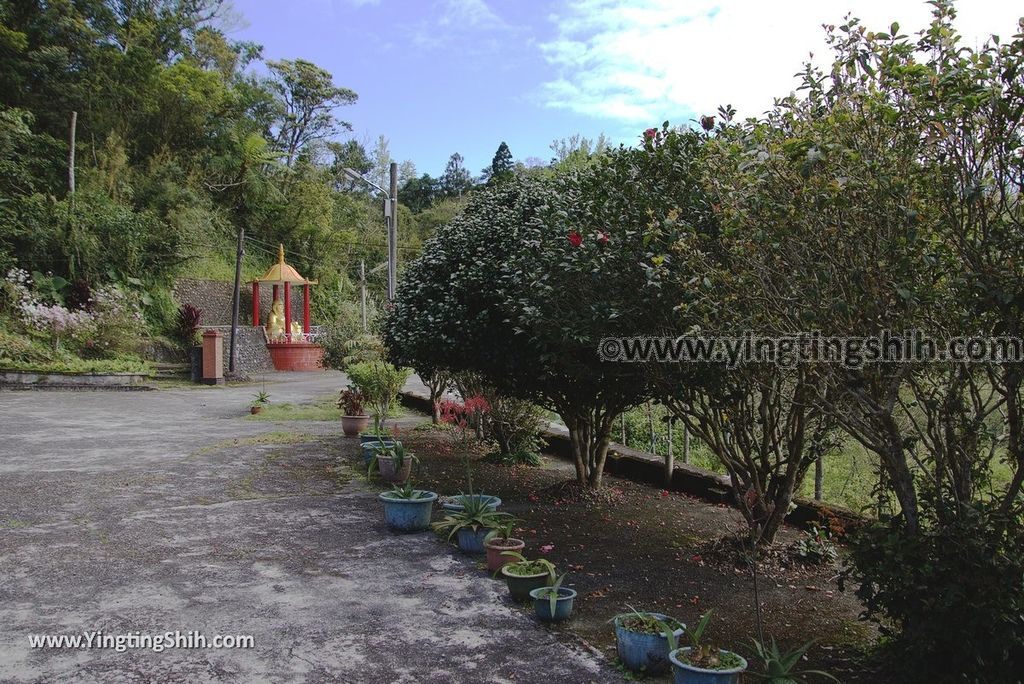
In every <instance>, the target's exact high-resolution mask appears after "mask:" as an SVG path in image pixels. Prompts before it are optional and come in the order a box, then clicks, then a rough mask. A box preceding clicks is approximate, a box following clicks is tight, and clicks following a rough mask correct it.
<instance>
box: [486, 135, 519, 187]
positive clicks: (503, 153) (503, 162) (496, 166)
mask: <svg viewBox="0 0 1024 684" xmlns="http://www.w3.org/2000/svg"><path fill="white" fill-rule="evenodd" d="M513 168H515V162H514V161H513V160H512V151H511V150H509V149H508V143H506V142H505V141H504V140H502V141H501V144H500V145H498V150H497V151H496V152H495V153H494V158H493V159H491V169H490V179H489V180H500V179H502V178H506V177H508V175H509V174H510V173H512V169H513Z"/></svg>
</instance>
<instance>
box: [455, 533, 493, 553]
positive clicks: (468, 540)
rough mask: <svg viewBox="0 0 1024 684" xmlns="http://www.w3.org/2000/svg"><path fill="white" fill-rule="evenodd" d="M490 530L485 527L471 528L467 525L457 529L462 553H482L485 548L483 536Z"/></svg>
mask: <svg viewBox="0 0 1024 684" xmlns="http://www.w3.org/2000/svg"><path fill="white" fill-rule="evenodd" d="M490 531H491V530H490V529H489V528H486V527H481V528H480V529H478V530H472V529H469V528H467V527H464V528H462V529H461V530H459V531H458V540H459V550H460V551H462V552H463V553H484V552H486V551H487V549H485V548H484V537H486V536H487V533H488V532H490Z"/></svg>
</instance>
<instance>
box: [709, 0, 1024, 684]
mask: <svg viewBox="0 0 1024 684" xmlns="http://www.w3.org/2000/svg"><path fill="white" fill-rule="evenodd" d="M932 4H933V5H934V21H933V22H932V24H931V25H930V26H929V28H928V29H927V30H925V31H923V32H922V33H921V34H920V35H919V37H918V38H917V39H916V40H912V39H909V38H908V37H907V36H905V35H901V34H900V32H899V27H898V26H897V25H893V26H891V27H888V30H887V31H881V32H870V31H868V30H867V29H865V28H864V27H863V26H861V25H860V24H859V22H857V21H856V20H849V21H847V22H846V23H844V24H843V25H841V26H838V27H832V29H831V30H830V34H829V35H830V40H831V43H832V45H833V48H834V50H835V62H834V64H833V67H832V69H831V70H830V71H828V72H824V73H820V72H817V71H815V70H813V69H810V68H809V69H808V70H807V72H806V74H805V77H804V80H805V83H804V86H805V87H804V89H803V93H804V94H803V95H802V96H801V97H800V98H796V97H790V98H787V99H784V100H782V101H781V102H780V104H779V106H778V107H777V108H776V109H775V110H774V111H773V112H772V113H771V114H770V115H769V117H768V118H767V120H766V121H763V122H759V123H758V122H755V123H752V124H748V125H745V126H744V127H742V130H740V131H736V132H735V133H734V136H733V138H732V140H733V141H734V142H735V148H734V149H732V150H726V151H724V152H725V153H724V154H723V155H722V157H721V158H722V159H726V160H727V161H726V162H723V164H722V165H721V166H719V167H718V168H717V169H709V174H708V177H709V179H710V180H709V183H711V184H712V186H713V188H712V191H713V192H714V194H715V196H716V198H717V200H718V201H720V202H721V206H722V210H723V215H724V217H723V224H724V225H725V226H726V230H729V231H744V232H746V233H748V234H750V235H751V236H752V237H753V238H755V240H754V243H755V244H756V247H757V248H756V249H753V250H738V251H736V252H735V253H734V254H733V258H734V259H736V260H737V261H738V270H739V271H740V272H746V273H751V274H752V275H753V276H754V277H753V278H751V279H750V280H749V283H750V284H751V285H752V287H750V288H749V289H747V290H746V292H747V294H746V295H744V296H745V297H747V298H749V299H750V301H751V302H756V303H757V305H758V306H759V308H760V321H761V322H760V324H759V328H760V330H761V332H762V333H764V334H793V333H797V332H809V331H819V332H820V333H821V334H822V335H825V336H837V337H845V338H866V337H871V336H881V335H883V334H884V333H886V332H888V333H892V334H897V335H904V334H907V333H910V332H912V331H920V333H921V335H922V336H924V337H929V338H931V339H932V340H934V341H935V342H936V343H938V344H939V345H942V344H945V343H946V342H947V341H949V340H950V339H952V338H956V337H961V336H968V335H971V336H975V335H984V336H992V335H1006V334H1010V335H1019V331H1020V318H1021V312H1020V309H1019V306H1020V302H1021V301H1022V299H1021V292H1024V288H1022V287H1021V282H1022V280H1021V275H1020V260H1019V257H1020V251H1019V250H1020V245H1021V237H1022V236H1021V232H1020V226H1021V225H1022V224H1021V220H1020V218H1021V204H1020V197H1021V178H1022V175H1021V169H1022V165H1021V155H1020V150H1021V146H1022V142H1021V135H1020V113H1021V112H1022V111H1024V88H1022V73H1024V69H1022V66H1024V65H1022V64H1021V54H1022V51H1021V39H1020V37H1019V36H1018V37H1015V39H1014V40H1013V41H1012V42H1010V43H1008V44H1006V45H1000V44H998V41H993V42H991V43H990V44H989V45H987V46H985V47H983V48H981V49H979V50H970V49H967V48H964V47H963V46H962V45H961V44H960V43H959V42H958V37H957V35H956V32H955V30H954V28H953V17H954V13H953V10H952V6H951V4H950V3H947V2H942V1H939V2H935V3H932ZM725 142H726V141H725V140H723V144H724V143H725ZM730 157H731V158H732V161H728V159H729V158H730ZM708 158H709V159H719V157H717V156H715V155H709V157H708ZM780 273H781V274H783V275H782V276H781V277H780ZM813 368H814V370H815V372H816V373H818V374H820V377H821V380H822V382H821V384H820V385H818V387H819V388H820V389H819V391H818V392H817V394H818V396H817V401H818V403H819V406H820V407H821V408H822V410H823V411H824V412H825V413H827V414H828V415H829V416H830V417H831V418H832V419H834V420H835V421H836V423H837V424H838V425H839V426H840V427H841V428H842V429H843V430H844V431H845V432H846V433H847V434H849V435H850V436H851V437H852V438H854V439H855V440H857V441H858V442H860V443H861V444H862V445H863V446H864V447H865V448H867V449H869V450H871V451H873V452H874V453H875V454H877V455H878V458H879V464H880V475H881V477H880V487H879V492H880V495H887V494H891V495H892V496H893V498H894V501H893V503H892V505H891V506H886V507H880V509H881V513H882V515H880V519H879V520H878V521H877V522H875V523H872V524H869V525H866V526H865V528H864V529H863V530H862V531H861V532H860V533H859V534H858V535H856V536H855V538H854V540H853V545H852V548H853V554H852V565H851V567H850V568H849V574H850V576H851V577H852V578H853V580H854V582H855V584H856V586H857V587H858V588H857V593H858V595H859V597H860V598H861V600H862V601H863V602H864V605H865V606H866V614H867V615H868V616H869V617H871V618H873V619H875V620H877V621H878V622H879V624H880V625H881V628H882V629H883V631H885V632H886V633H887V634H888V635H889V636H890V637H891V639H890V641H889V645H890V646H893V647H896V648H899V649H900V657H899V658H898V662H900V663H901V664H902V666H903V667H904V668H905V671H904V672H903V673H902V674H903V677H902V678H903V679H905V680H906V681H953V680H954V679H955V680H958V681H962V680H964V679H966V680H972V679H980V680H984V681H1003V680H1007V681H1012V680H1013V679H1016V678H1017V677H1019V675H1018V674H1016V673H1019V672H1020V668H1021V663H1022V662H1024V641H1022V639H1021V634H1024V631H1022V627H1024V623H1022V622H1021V612H1020V606H1021V605H1024V589H1022V585H1021V582H1020V567H1021V562H1022V559H1024V534H1022V508H1021V495H1020V494H1021V484H1022V479H1024V476H1022V475H1021V472H1020V467H1021V460H1020V458H1019V455H1020V453H1021V452H1020V441H1019V439H1020V436H1021V427H1020V425H1021V423H1020V415H1019V410H1020V408H1019V407H1020V405H1021V404H1020V402H1021V392H1020V373H1021V364H1020V363H1019V362H1017V361H1013V360H1010V359H998V358H994V357H992V358H989V359H987V360H978V361H975V362H972V363H958V362H951V361H949V362H931V363H924V362H913V363H910V362H903V363H869V364H866V365H863V366H858V365H851V364H849V363H848V364H840V363H821V364H816V365H814V366H813Z"/></svg>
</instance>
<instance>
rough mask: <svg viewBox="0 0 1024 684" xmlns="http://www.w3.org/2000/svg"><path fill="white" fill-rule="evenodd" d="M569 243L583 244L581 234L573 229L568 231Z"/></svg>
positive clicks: (573, 244) (577, 245)
mask: <svg viewBox="0 0 1024 684" xmlns="http://www.w3.org/2000/svg"><path fill="white" fill-rule="evenodd" d="M569 243H570V244H572V246H573V247H579V246H580V245H582V244H583V236H582V235H580V234H579V233H577V232H576V231H575V230H573V231H570V232H569Z"/></svg>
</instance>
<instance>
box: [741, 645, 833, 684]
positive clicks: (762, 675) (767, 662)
mask: <svg viewBox="0 0 1024 684" xmlns="http://www.w3.org/2000/svg"><path fill="white" fill-rule="evenodd" d="M751 641H752V642H753V643H754V652H755V653H757V657H758V658H760V659H761V662H762V666H761V667H762V669H761V670H760V671H752V672H751V673H750V674H752V675H753V676H755V677H757V678H758V679H761V680H763V681H765V682H767V683H768V684H806V680H805V679H804V677H806V676H807V675H814V676H816V677H824V678H825V679H829V680H831V681H833V682H838V681H839V680H838V679H836V678H835V677H833V676H832V675H831V674H829V673H828V672H822V671H821V670H795V669H794V668H795V667H796V666H797V664H798V663H799V662H800V661H801V660H802V659H803V657H804V653H807V649H809V648H810V647H811V646H813V645H814V640H811V641H808V642H807V643H806V644H804V645H803V646H799V647H797V648H795V649H793V650H792V651H788V652H785V653H784V652H782V651H781V650H779V645H778V644H776V643H775V638H774V637H772V643H771V646H766V645H765V644H762V643H761V642H760V641H758V640H757V639H751Z"/></svg>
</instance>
